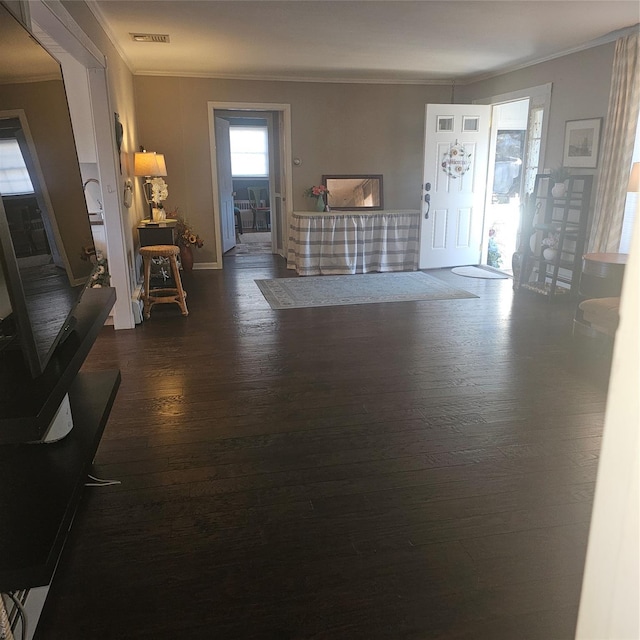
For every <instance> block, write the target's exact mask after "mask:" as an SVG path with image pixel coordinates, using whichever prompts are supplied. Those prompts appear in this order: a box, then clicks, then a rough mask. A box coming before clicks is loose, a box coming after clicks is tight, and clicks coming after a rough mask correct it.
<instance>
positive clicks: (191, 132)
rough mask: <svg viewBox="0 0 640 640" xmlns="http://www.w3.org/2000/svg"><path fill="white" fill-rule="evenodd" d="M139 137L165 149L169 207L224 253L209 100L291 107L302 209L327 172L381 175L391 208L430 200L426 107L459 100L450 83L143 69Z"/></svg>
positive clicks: (296, 193) (207, 250) (208, 255)
mask: <svg viewBox="0 0 640 640" xmlns="http://www.w3.org/2000/svg"><path fill="white" fill-rule="evenodd" d="M134 87H135V100H136V111H137V113H138V114H139V118H138V132H139V139H140V141H141V143H142V144H143V145H145V147H146V148H147V149H150V150H153V151H158V152H161V153H164V154H165V157H166V161H167V173H168V176H167V178H166V181H167V184H168V185H169V198H168V199H167V206H168V207H169V209H171V208H173V207H175V206H178V207H179V208H180V211H181V213H182V214H183V215H185V216H186V217H187V218H188V219H189V220H190V222H191V223H192V224H193V225H194V226H195V227H196V229H197V231H198V233H200V234H201V235H202V236H203V237H204V238H205V243H206V244H205V246H204V247H203V249H202V250H200V251H198V252H197V254H196V260H197V261H200V262H213V261H214V259H215V250H214V249H215V247H214V222H213V202H212V197H211V161H210V152H209V128H208V119H207V118H208V114H207V102H208V101H218V102H225V101H226V102H229V101H231V102H236V101H237V102H261V103H283V104H290V105H291V119H292V152H293V157H299V158H301V159H302V164H301V165H300V166H299V167H291V172H292V183H293V197H294V209H297V210H306V209H309V208H310V204H311V203H310V202H309V201H308V199H307V198H305V197H304V196H303V191H304V190H305V189H306V188H307V187H309V186H312V185H315V184H319V183H320V180H321V178H322V175H323V174H326V173H381V174H383V176H384V198H385V208H387V209H394V208H395V209H417V208H419V206H420V196H421V191H420V184H421V181H422V163H423V159H422V153H423V135H424V108H425V104H427V103H429V102H433V103H441V102H449V98H450V93H451V92H450V88H449V87H446V86H420V85H376V84H338V83H335V84H327V83H312V82H256V81H241V80H215V79H207V78H178V77H152V76H135V77H134Z"/></svg>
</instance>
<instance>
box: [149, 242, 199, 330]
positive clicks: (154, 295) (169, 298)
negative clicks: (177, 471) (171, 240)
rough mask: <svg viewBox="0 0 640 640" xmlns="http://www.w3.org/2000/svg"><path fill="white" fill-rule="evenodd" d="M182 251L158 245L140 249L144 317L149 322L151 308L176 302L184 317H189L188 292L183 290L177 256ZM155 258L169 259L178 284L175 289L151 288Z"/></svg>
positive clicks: (174, 278)
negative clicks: (142, 268)
mask: <svg viewBox="0 0 640 640" xmlns="http://www.w3.org/2000/svg"><path fill="white" fill-rule="evenodd" d="M179 253H180V249H179V248H178V247H176V246H175V245H169V244H156V245H151V246H148V247H140V255H141V256H142V259H143V261H144V296H143V299H144V317H145V320H148V319H149V317H150V315H151V307H152V306H153V305H154V304H163V303H166V302H175V304H177V305H178V306H179V307H180V310H181V311H182V315H183V316H187V315H189V311H188V310H187V303H186V297H187V292H186V291H185V290H184V289H183V288H182V280H181V278H180V270H179V269H178V261H177V259H176V256H177V255H179ZM154 257H159V258H169V264H170V265H171V273H172V274H173V280H174V282H175V284H176V286H175V287H173V288H171V287H161V288H153V289H152V288H151V259H152V258H154Z"/></svg>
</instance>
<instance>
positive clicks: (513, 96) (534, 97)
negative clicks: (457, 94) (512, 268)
mask: <svg viewBox="0 0 640 640" xmlns="http://www.w3.org/2000/svg"><path fill="white" fill-rule="evenodd" d="M552 88H553V83H551V82H548V83H547V84H541V85H537V86H535V87H529V88H527V89H519V90H518V91H510V92H509V93H501V94H498V95H495V96H490V97H488V98H479V99H478V100H473V102H472V104H490V105H492V106H496V105H499V104H505V103H507V102H516V101H518V100H526V99H528V100H529V113H530V112H531V109H532V108H533V107H539V106H542V108H543V110H544V111H543V113H544V116H543V119H542V132H541V135H540V156H539V158H538V166H539V167H544V157H545V150H546V146H547V132H548V129H549V111H550V108H551V90H552ZM493 136H494V124H493V119H492V123H491V140H492V143H493ZM527 136H528V119H527ZM527 144H528V137H527V139H526V140H525V145H527ZM494 150H495V149H494ZM489 159H491V150H490V155H489ZM527 164H528V158H526V157H525V164H524V166H523V168H522V170H523V175H522V189H524V185H525V180H526V168H527ZM491 172H492V168H491V165H490V166H489V171H488V172H487V198H488V197H489V180H490V174H491ZM522 195H524V194H522V193H521V196H522ZM486 224H487V220H486V205H485V219H484V227H485V228H484V229H483V231H482V253H481V256H485V255H486V253H487V247H488V243H489V237H488V234H487V229H486Z"/></svg>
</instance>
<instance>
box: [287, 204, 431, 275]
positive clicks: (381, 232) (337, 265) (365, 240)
mask: <svg viewBox="0 0 640 640" xmlns="http://www.w3.org/2000/svg"><path fill="white" fill-rule="evenodd" d="M419 232H420V215H419V213H418V212H415V213H408V212H407V213H403V212H393V213H392V212H387V213H363V214H358V213H356V212H354V213H352V214H339V215H336V214H333V213H331V214H329V213H325V214H318V215H305V214H302V213H301V214H296V213H294V214H293V220H292V224H291V227H290V235H289V251H288V260H287V262H288V266H289V268H295V269H296V271H297V272H298V274H299V275H301V276H317V275H321V274H333V275H337V274H350V273H369V272H371V271H380V272H384V271H410V270H415V269H417V267H418V254H419V248H420V245H419Z"/></svg>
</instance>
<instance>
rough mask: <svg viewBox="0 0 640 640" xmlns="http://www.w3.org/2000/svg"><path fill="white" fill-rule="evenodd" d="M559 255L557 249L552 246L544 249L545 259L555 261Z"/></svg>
mask: <svg viewBox="0 0 640 640" xmlns="http://www.w3.org/2000/svg"><path fill="white" fill-rule="evenodd" d="M557 256H558V250H557V249H551V248H550V247H547V248H546V249H543V250H542V257H543V258H544V259H545V260H548V261H549V262H553V261H554V260H555V259H556V257H557Z"/></svg>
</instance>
